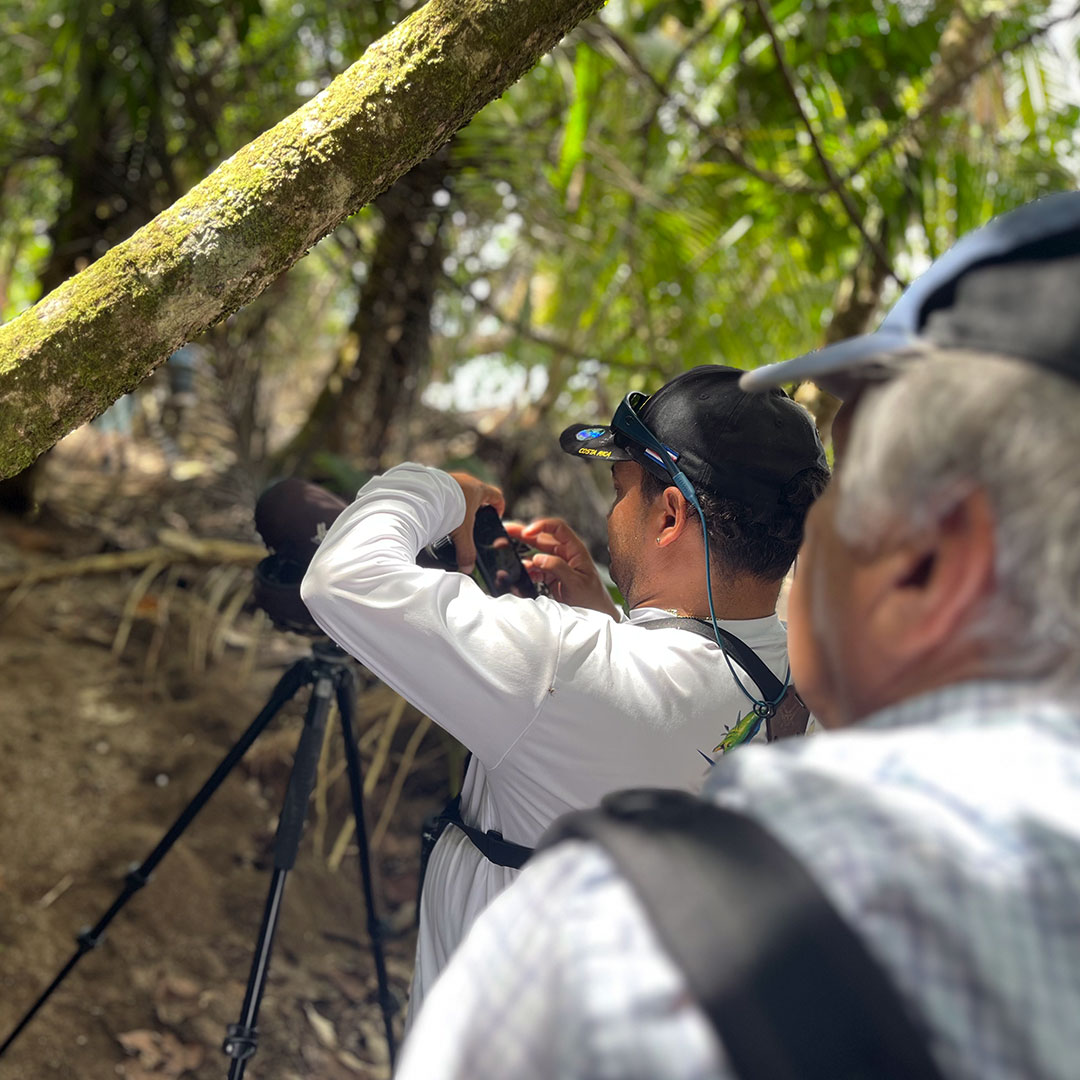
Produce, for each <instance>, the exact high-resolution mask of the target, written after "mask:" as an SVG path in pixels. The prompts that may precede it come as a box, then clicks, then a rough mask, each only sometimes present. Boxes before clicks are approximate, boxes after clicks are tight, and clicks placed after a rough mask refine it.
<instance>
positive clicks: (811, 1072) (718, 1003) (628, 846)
mask: <svg viewBox="0 0 1080 1080" xmlns="http://www.w3.org/2000/svg"><path fill="white" fill-rule="evenodd" d="M565 839H582V840H590V841H593V842H596V843H599V844H600V845H601V846H602V847H603V848H604V849H605V850H606V851H607V853H608V854H609V855H610V856H611V858H612V859H613V861H614V862H615V865H616V866H617V867H618V869H619V871H620V873H621V874H622V875H623V876H624V877H625V878H626V880H627V881H629V882H630V884H631V885H632V886H633V887H634V889H635V891H636V893H637V895H638V897H639V899H640V900H641V902H642V903H643V905H644V907H645V910H646V911H647V913H648V915H649V919H650V922H651V924H652V926H653V928H654V930H655V932H656V935H657V937H658V938H659V940H660V942H661V944H662V945H663V947H664V948H665V950H666V951H667V952H668V954H669V955H670V956H671V958H672V959H673V960H674V961H675V963H676V964H677V965H678V966H679V968H681V970H682V972H683V975H684V976H685V978H686V981H687V984H688V986H689V988H690V990H691V992H692V993H693V994H694V996H695V998H696V999H697V1001H698V1003H699V1005H700V1006H701V1008H702V1010H703V1012H704V1013H705V1015H706V1016H707V1017H708V1019H709V1020H710V1022H711V1023H712V1025H713V1027H714V1028H715V1030H716V1033H717V1034H718V1035H719V1037H720V1039H721V1041H722V1042H723V1045H724V1049H725V1051H726V1052H727V1054H728V1056H729V1058H730V1059H731V1061H732V1064H733V1065H734V1068H735V1072H736V1074H737V1075H738V1076H739V1077H740V1080H942V1076H941V1073H940V1072H939V1070H938V1068H937V1066H936V1065H935V1063H934V1061H933V1059H932V1058H931V1056H930V1053H929V1050H928V1049H927V1036H926V1033H925V1031H923V1030H922V1029H921V1027H920V1025H919V1024H918V1022H917V1021H916V1020H915V1018H913V1017H911V1016H910V1015H909V1009H908V1006H907V1004H906V1003H905V1002H904V1001H903V999H902V998H901V997H900V994H899V993H898V991H897V990H896V988H895V987H894V986H893V984H892V981H891V980H890V978H889V976H888V975H887V974H886V973H885V971H884V970H883V969H882V967H881V965H880V963H879V962H878V961H877V960H876V959H875V958H874V957H873V956H872V955H871V954H870V952H869V951H868V950H867V948H866V946H865V945H864V944H863V942H862V940H861V939H860V937H859V936H858V935H857V934H856V933H855V932H854V931H853V930H852V929H851V928H850V927H849V926H848V925H847V923H846V922H845V921H844V920H843V919H842V918H841V916H840V915H839V914H838V913H837V911H836V910H835V909H834V908H833V906H832V904H831V903H830V902H829V900H828V899H827V898H826V897H825V895H824V894H823V893H822V891H821V890H820V889H819V888H818V886H817V884H816V883H815V882H814V880H813V878H811V876H810V875H809V874H808V873H807V872H806V870H805V869H804V868H803V866H802V864H801V863H800V861H799V860H798V859H796V858H795V857H794V856H793V855H792V854H791V853H790V852H789V851H788V850H787V849H786V848H785V847H784V845H783V844H781V843H780V842H779V841H778V840H777V839H776V838H775V837H773V836H772V834H771V833H769V832H768V831H767V830H765V829H763V828H762V827H761V826H760V825H758V824H757V823H756V822H755V821H754V820H753V819H751V818H749V817H746V816H744V815H742V814H739V813H736V812H734V811H731V810H727V809H724V808H721V807H719V806H716V805H715V804H713V803H710V802H706V801H704V800H702V799H698V798H695V797H693V796H691V795H688V794H685V793H683V792H678V791H664V790H649V789H644V790H637V791H625V792H618V793H616V794H615V795H612V796H608V797H607V798H606V799H604V801H603V803H602V805H601V808H600V809H597V810H591V811H585V812H581V813H576V814H570V815H567V816H566V817H563V818H560V819H559V821H558V822H556V824H555V825H554V826H553V827H552V828H551V829H550V830H548V832H547V833H546V834H545V836H544V838H543V839H542V840H541V842H540V845H539V848H538V850H539V849H542V848H549V847H551V846H552V845H554V844H556V843H558V842H559V841H561V840H565Z"/></svg>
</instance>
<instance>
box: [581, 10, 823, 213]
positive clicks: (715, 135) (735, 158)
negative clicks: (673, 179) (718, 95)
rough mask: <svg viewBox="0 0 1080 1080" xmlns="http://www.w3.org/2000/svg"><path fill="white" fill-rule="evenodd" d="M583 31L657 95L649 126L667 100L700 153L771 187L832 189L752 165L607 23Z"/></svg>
mask: <svg viewBox="0 0 1080 1080" xmlns="http://www.w3.org/2000/svg"><path fill="white" fill-rule="evenodd" d="M584 33H585V36H590V35H591V36H592V37H594V38H597V39H599V38H604V39H606V40H607V41H608V43H609V44H611V45H612V46H613V47H614V49H615V53H616V57H615V59H616V60H617V61H618V62H619V64H620V66H622V67H623V68H624V70H627V71H628V72H629V73H630V74H631V75H633V76H634V77H635V78H637V80H638V81H639V82H641V83H643V84H644V85H645V87H646V88H647V89H648V90H650V91H651V92H652V93H653V94H654V95H656V97H657V104H656V108H655V109H654V110H653V111H652V113H651V114H650V116H649V118H648V121H647V122H648V126H650V127H651V126H652V123H653V121H654V120H655V117H656V113H657V112H658V111H659V109H660V107H661V106H662V105H664V104H670V105H672V106H673V107H674V108H675V109H676V110H677V111H678V113H679V115H680V116H681V117H682V118H683V119H684V120H685V121H686V122H687V123H688V124H689V125H690V126H691V127H692V128H693V129H694V130H695V131H696V132H697V134H698V135H699V136H700V137H701V138H702V139H705V140H706V142H705V147H704V150H703V152H702V153H701V155H700V157H705V156H707V155H708V153H709V152H710V151H712V150H718V151H720V153H722V154H724V155H725V157H727V158H728V159H729V160H730V161H731V162H732V163H733V164H734V165H736V166H738V168H740V169H742V170H743V171H744V172H746V173H749V174H750V175H751V176H753V177H754V178H755V179H756V180H760V181H761V182H762V183H763V184H769V185H770V186H771V187H775V188H779V189H780V190H781V191H783V192H786V193H788V194H791V195H824V194H826V193H827V192H829V191H831V190H832V188H830V187H826V186H824V185H819V184H810V183H803V182H792V181H790V180H785V179H784V177H782V176H780V175H779V174H777V173H774V172H770V171H769V170H768V169H763V168H761V167H760V166H759V165H755V164H754V163H753V162H752V161H751V160H750V159H749V158H748V157H747V156H746V154H745V153H744V151H743V149H742V147H741V146H740V145H739V143H738V142H737V141H736V140H735V139H733V138H732V137H731V136H730V135H729V134H727V132H724V131H721V130H719V129H718V128H716V127H713V126H711V125H709V124H706V123H704V122H703V121H702V120H701V119H700V118H699V117H698V116H696V115H695V113H694V112H693V110H692V109H690V108H689V107H688V106H687V105H686V104H684V103H683V102H681V101H676V100H675V98H674V97H672V95H671V93H670V92H669V90H668V89H667V87H666V86H665V85H664V84H663V83H662V82H661V81H660V80H659V79H657V78H656V76H655V75H653V73H652V72H651V71H649V69H648V68H647V67H646V66H645V64H644V63H643V62H642V60H641V58H640V57H639V56H638V55H637V54H636V53H635V52H634V50H633V49H632V48H630V46H629V45H628V44H627V43H626V41H624V40H623V38H621V37H620V36H619V34H618V33H617V32H616V31H615V30H613V29H612V28H611V27H610V26H608V25H607V24H606V23H603V22H596V23H590V24H588V25H587V26H586V27H585V28H584Z"/></svg>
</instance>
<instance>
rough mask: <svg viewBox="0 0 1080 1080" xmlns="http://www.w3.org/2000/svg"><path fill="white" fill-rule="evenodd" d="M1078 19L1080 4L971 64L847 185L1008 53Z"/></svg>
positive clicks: (867, 157)
mask: <svg viewBox="0 0 1080 1080" xmlns="http://www.w3.org/2000/svg"><path fill="white" fill-rule="evenodd" d="M1077 17H1080V4H1077V5H1076V7H1074V8H1073V9H1072V10H1071V11H1070V12H1069V13H1068V14H1065V15H1059V16H1057V17H1056V18H1053V19H1050V20H1049V21H1048V22H1045V23H1042V24H1040V25H1039V26H1036V27H1034V28H1033V29H1031V30H1029V31H1028V32H1027V33H1026V34H1023V35H1021V36H1020V37H1019V38H1018V39H1017V40H1016V41H1014V42H1012V43H1010V44H1009V45H1003V46H1002V47H1001V48H1000V49H997V50H995V51H994V52H991V53H990V55H989V56H987V57H985V58H984V59H982V60H980V61H978V62H977V63H975V64H972V65H971V66H970V67H969V68H968V69H967V70H965V71H964V72H963V74H960V75H957V76H956V77H955V78H953V79H950V80H949V81H948V82H947V83H944V84H943V85H942V86H940V87H938V88H937V89H935V90H933V91H932V92H931V94H930V96H929V98H928V99H927V101H926V103H925V104H924V105H923V107H922V108H921V109H919V111H918V112H917V113H916V114H915V115H914V116H913V117H911V118H910V119H909V120H907V121H906V122H905V123H903V124H901V125H899V126H898V127H897V128H895V129H894V130H893V131H891V132H890V133H889V134H888V135H886V136H885V138H884V139H882V140H881V142H880V143H878V144H877V146H875V147H874V148H873V149H872V150H869V151H867V152H866V153H865V154H864V155H863V156H862V157H861V158H860V159H859V160H858V161H857V162H856V163H855V165H853V166H852V168H851V169H849V170H848V172H847V173H846V174H845V175H844V178H843V179H844V181H845V182H847V181H849V180H851V179H852V178H853V177H855V176H858V174H859V173H861V172H862V171H863V169H865V168H866V167H867V165H869V164H870V163H871V162H872V161H874V160H875V159H876V158H877V157H879V156H880V155H881V154H883V153H885V151H886V150H891V149H892V147H894V146H895V145H896V144H897V143H898V142H900V140H901V139H904V138H906V137H907V136H908V135H911V134H912V133H913V132H915V131H916V130H917V129H918V128H919V127H920V126H921V125H922V124H923V122H924V121H926V120H928V119H930V118H931V117H933V116H936V115H937V114H938V113H940V112H941V111H942V110H944V109H946V108H947V107H948V106H950V105H952V104H954V103H955V101H956V98H957V96H958V95H959V93H960V91H961V90H963V89H964V88H965V87H966V86H967V84H968V83H970V82H971V80H972V79H974V78H975V77H976V76H977V75H981V74H982V73H983V72H984V71H986V69H987V68H989V67H992V66H993V65H994V64H996V63H998V62H1000V61H1001V60H1002V59H1004V57H1006V56H1007V55H1008V54H1009V53H1011V52H1016V51H1017V50H1018V49H1023V48H1026V47H1027V46H1028V45H1030V44H1032V42H1034V41H1036V40H1038V38H1040V37H1042V36H1043V35H1044V34H1047V33H1049V31H1051V30H1052V29H1053V28H1054V27H1055V26H1060V25H1061V24H1062V23H1066V22H1070V21H1071V20H1073V19H1076V18H1077Z"/></svg>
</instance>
